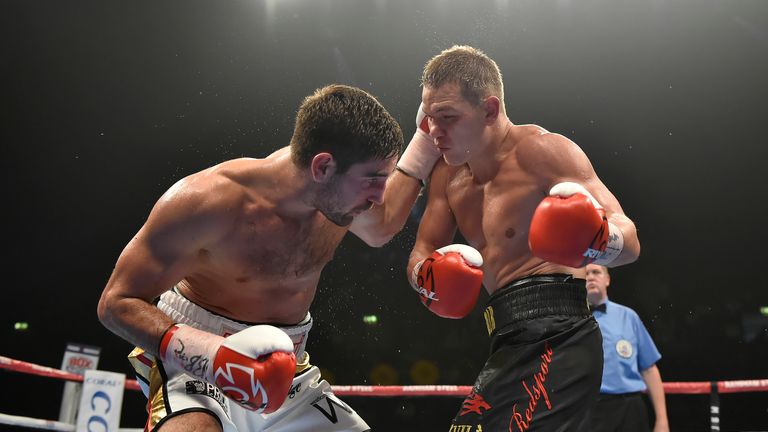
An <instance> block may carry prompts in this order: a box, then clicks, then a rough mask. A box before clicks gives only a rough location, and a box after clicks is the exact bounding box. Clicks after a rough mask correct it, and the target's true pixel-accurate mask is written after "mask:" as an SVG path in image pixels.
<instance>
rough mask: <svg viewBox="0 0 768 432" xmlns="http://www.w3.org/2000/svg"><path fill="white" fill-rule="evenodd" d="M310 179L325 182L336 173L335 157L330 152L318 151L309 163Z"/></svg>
mask: <svg viewBox="0 0 768 432" xmlns="http://www.w3.org/2000/svg"><path fill="white" fill-rule="evenodd" d="M309 169H310V171H311V174H312V179H313V180H314V181H316V182H318V183H327V182H328V180H330V178H331V177H333V175H334V174H336V159H334V158H333V155H332V154H330V153H325V152H323V153H318V154H316V155H315V157H313V158H312V162H311V163H310V164H309Z"/></svg>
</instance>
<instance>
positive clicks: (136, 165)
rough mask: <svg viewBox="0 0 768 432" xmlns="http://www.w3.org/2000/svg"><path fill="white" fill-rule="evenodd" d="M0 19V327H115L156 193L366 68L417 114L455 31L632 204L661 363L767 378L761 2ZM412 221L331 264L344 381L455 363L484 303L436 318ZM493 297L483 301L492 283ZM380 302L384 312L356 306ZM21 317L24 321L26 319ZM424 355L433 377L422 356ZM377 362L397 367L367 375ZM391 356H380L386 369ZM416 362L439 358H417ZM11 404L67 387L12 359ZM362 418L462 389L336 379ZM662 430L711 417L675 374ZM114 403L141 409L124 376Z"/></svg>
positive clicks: (335, 339)
mask: <svg viewBox="0 0 768 432" xmlns="http://www.w3.org/2000/svg"><path fill="white" fill-rule="evenodd" d="M2 9H3V12H2V13H0V24H1V25H0V36H2V42H0V43H1V44H2V46H3V55H2V56H1V57H0V62H2V71H3V76H4V78H3V79H2V81H1V82H2V112H0V122H1V123H0V124H2V129H1V130H0V133H2V136H0V138H1V139H2V152H3V156H2V159H1V161H0V167H1V168H2V170H1V171H0V172H2V176H3V185H4V186H5V187H4V190H3V194H2V199H3V209H4V211H3V216H4V220H5V230H4V231H5V232H4V235H3V240H4V241H3V243H4V249H5V256H6V258H5V259H4V261H3V266H2V270H3V274H4V278H3V279H4V281H3V285H4V286H3V288H2V292H3V294H2V311H3V313H2V318H1V319H0V332H1V333H0V334H2V342H3V343H2V347H3V348H2V350H1V351H0V355H5V356H9V357H13V358H17V359H20V360H25V361H30V362H34V363H39V364H43V365H48V366H54V367H58V366H59V365H60V363H61V358H62V355H63V351H64V347H65V344H66V342H80V343H86V344H90V345H96V346H100V347H102V348H103V353H102V358H101V362H100V365H99V366H100V368H101V369H105V370H112V371H119V372H125V373H129V372H130V369H129V366H128V364H127V362H126V361H125V355H126V354H127V353H128V351H129V350H130V348H131V347H130V346H129V344H128V343H127V342H124V341H122V340H120V339H119V338H117V337H116V336H114V335H112V334H111V333H109V332H108V331H107V330H105V329H104V328H103V327H102V326H101V325H100V324H99V322H98V320H97V317H96V304H97V301H98V298H99V295H100V293H101V290H102V288H103V286H104V284H105V282H106V280H107V278H108V277H109V274H110V272H111V270H112V267H113V265H114V262H115V260H116V258H117V256H118V255H119V253H120V251H121V250H122V248H123V246H124V245H125V244H126V242H127V241H128V240H129V238H130V237H131V236H132V235H133V234H134V233H135V232H136V230H137V229H138V228H139V227H140V226H141V224H142V223H143V221H144V218H145V217H146V215H147V213H148V212H149V210H150V208H151V207H152V205H153V204H154V202H155V200H156V199H157V198H158V197H159V196H160V195H161V194H162V193H163V192H164V191H165V190H166V189H167V188H168V187H169V186H170V185H171V184H173V183H174V182H175V181H177V180H178V179H180V178H182V177H184V176H186V175H188V174H191V173H193V172H195V171H198V170H200V169H202V168H205V167H207V166H210V165H213V164H215V163H218V162H220V161H223V160H226V159H230V158H235V157H240V156H249V157H261V156H264V155H266V154H267V153H269V152H271V151H272V150H274V149H276V148H278V147H281V146H284V145H287V143H288V141H289V138H290V135H291V132H292V127H293V117H294V113H295V110H296V108H297V107H298V104H299V103H300V101H301V99H302V98H303V97H304V96H306V95H307V94H309V93H310V92H312V91H313V90H314V89H315V88H317V87H320V86H323V85H326V84H329V83H333V82H340V83H346V84H352V85H356V86H359V87H362V88H364V89H366V90H368V91H370V92H371V93H373V94H374V95H376V96H377V97H378V98H379V99H380V100H381V102H382V103H383V104H384V105H385V106H386V107H387V108H388V109H389V111H390V112H391V113H392V114H393V115H394V116H395V118H397V119H398V120H399V121H400V124H401V126H402V127H403V130H404V133H405V135H406V137H410V135H411V134H412V132H413V129H414V119H413V118H414V114H415V110H416V107H417V106H418V103H419V100H420V91H421V90H420V87H419V77H420V71H421V68H422V66H423V64H424V62H425V61H426V60H427V59H428V58H429V57H431V56H433V55H435V54H437V53H438V52H439V51H440V50H442V49H445V48H448V47H450V46H451V45H453V44H454V43H463V44H470V45H473V46H475V47H478V48H480V49H482V50H484V51H485V52H487V53H488V54H489V55H490V56H491V57H492V58H494V59H495V60H496V61H497V63H498V64H499V66H500V68H501V69H502V72H503V73H504V78H505V83H506V103H507V110H508V115H509V117H510V119H511V120H512V121H513V122H515V123H537V124H540V125H542V126H544V127H545V128H547V129H549V130H550V131H554V132H559V133H562V134H564V135H566V136H568V137H569V138H571V139H573V140H574V141H575V142H576V143H578V144H579V145H581V147H582V148H583V149H584V151H585V152H586V153H587V155H588V156H589V157H590V159H591V160H592V162H593V164H594V166H595V168H596V170H597V172H598V174H599V175H600V177H601V179H602V180H603V181H604V182H605V183H606V184H607V185H608V187H609V188H610V189H611V190H612V191H613V192H614V194H615V195H616V196H617V197H618V198H619V200H620V202H621V203H622V205H623V207H624V210H625V212H626V213H627V215H629V216H630V217H631V218H632V219H633V220H634V221H635V222H636V224H637V226H638V229H639V235H640V239H641V241H642V247H643V250H642V256H641V258H640V260H639V261H638V262H637V263H635V264H632V265H630V266H626V267H623V268H619V269H615V270H614V271H613V284H612V286H611V288H610V296H611V299H612V300H614V301H617V302H620V303H624V304H626V305H628V306H630V307H632V308H634V309H635V310H637V312H638V313H639V314H640V316H641V317H642V318H643V320H644V322H645V324H646V326H647V327H648V329H649V331H650V332H651V334H652V336H653V337H654V339H655V341H656V343H657V345H658V347H659V350H660V351H661V352H662V355H663V358H662V360H661V361H660V362H659V368H660V370H661V373H662V376H663V377H664V379H665V380H667V381H691V380H695V381H699V380H724V379H747V378H768V366H767V365H768V330H767V329H766V318H765V317H763V316H761V315H760V312H759V311H760V306H768V290H766V285H768V283H766V268H765V266H766V258H767V257H768V256H767V255H768V254H766V252H765V249H764V245H765V244H766V242H767V241H768V236H767V235H766V232H765V229H764V219H765V216H764V214H765V211H766V208H767V205H766V200H767V199H768V194H767V193H766V185H767V184H768V182H766V179H765V174H766V157H767V156H768V151H767V150H766V147H767V146H766V144H768V143H767V142H766V138H765V134H764V131H763V129H764V127H765V126H766V124H768V107H767V106H766V97H767V96H768V85H767V84H768V3H767V2H765V1H764V0H743V1H726V0H722V1H712V0H680V1H668V0H637V1H618V2H617V1H613V0H581V1H575V0H573V1H571V0H558V1H533V0H496V1H477V2H472V1H466V0H420V1H407V0H371V1H362V0H359V1H358V0H247V1H245V0H243V1H197V0H185V1H181V0H170V1H164V2H118V1H113V0H99V1H90V0H87V1H78V2H67V1H60V0H55V1H54V0H51V1H48V0H8V1H5V2H3V5H2ZM418 215H419V207H418V206H417V208H416V209H415V210H414V215H413V216H414V218H413V220H411V221H410V223H409V224H408V226H407V227H406V229H405V230H404V231H403V232H402V233H401V234H399V235H398V236H397V237H396V238H395V240H394V241H393V242H392V243H390V244H389V245H387V246H386V247H384V248H381V249H371V248H367V247H366V246H364V245H363V243H362V242H361V241H359V240H358V239H357V238H354V237H353V236H349V237H347V238H346V239H345V240H344V242H343V243H342V245H341V247H340V248H339V250H338V252H337V254H336V259H335V260H334V261H332V262H331V264H330V265H329V266H328V267H327V268H326V270H325V272H324V274H323V278H322V280H321V287H320V290H319V293H318V296H317V298H316V300H315V303H314V304H313V307H312V313H313V314H314V316H315V319H316V325H315V328H314V329H313V331H312V337H311V338H310V341H309V345H308V349H309V351H310V352H311V353H312V358H313V363H315V364H318V365H320V366H322V367H323V369H324V371H325V372H326V374H327V377H328V378H329V379H331V380H332V382H334V383H337V384H370V383H377V382H389V383H396V384H414V383H422V382H430V381H436V382H438V383H440V384H463V385H469V384H471V383H472V381H473V380H474V378H475V375H476V373H477V371H478V370H479V368H480V367H481V366H482V363H483V361H484V359H485V356H486V353H487V337H486V333H485V326H484V324H483V322H482V316H481V313H480V308H477V310H476V311H475V312H474V313H473V314H472V315H471V316H469V317H468V318H466V319H464V320H459V321H449V320H443V319H439V318H437V317H434V316H432V315H431V314H430V313H429V312H428V311H426V310H425V309H424V308H423V307H422V306H421V305H420V304H419V302H418V300H417V298H416V296H415V295H414V294H413V293H412V292H411V290H410V288H409V286H408V285H407V282H406V279H405V272H404V265H405V262H406V258H407V255H408V252H409V251H410V246H411V244H412V242H413V239H414V235H415V228H416V222H417V218H418ZM482 300H483V299H481V301H482ZM370 314H375V315H377V316H378V324H377V325H366V324H364V323H363V320H362V317H363V316H364V315H370ZM22 321H23V322H27V323H29V328H28V330H27V331H24V332H19V331H14V323H15V322H22ZM418 360H426V361H427V362H428V363H431V364H433V365H436V367H437V371H438V374H439V375H438V376H437V378H436V379H432V380H430V377H429V373H421V374H417V376H416V377H412V376H411V369H412V366H413V364H414V363H415V362H416V361H418ZM381 364H386V365H389V366H390V367H391V369H389V370H390V373H389V374H382V373H379V374H374V376H372V374H371V372H372V370H373V369H374V368H375V367H377V366H379V368H381ZM392 371H394V372H392ZM427 372H429V369H428V368H427ZM0 386H2V387H3V391H2V392H0V408H1V409H2V412H4V413H8V414H16V415H29V416H33V417H42V418H56V417H57V416H58V407H59V401H60V395H61V388H62V384H61V383H60V382H53V381H52V380H48V379H43V378H33V377H28V376H22V375H18V374H13V373H7V372H0ZM347 400H348V402H350V404H351V405H352V406H353V407H354V408H356V409H357V410H358V412H359V413H360V414H361V415H362V416H363V417H364V418H365V419H366V420H367V421H368V422H369V423H370V424H371V425H372V426H373V427H374V430H391V429H397V430H404V431H405V430H424V431H427V430H428V431H442V430H447V424H448V422H449V420H450V418H452V417H453V415H454V413H455V412H456V410H457V408H458V406H459V403H460V399H459V398H422V399H416V398H411V399H410V400H405V399H401V398H392V399H364V398H348V399H347ZM668 408H669V411H670V412H669V417H670V421H671V423H672V429H673V430H702V429H705V428H706V427H708V407H707V398H706V397H705V396H681V395H671V396H668ZM767 408H768V394H766V393H752V394H742V395H727V396H723V398H722V409H721V411H722V426H723V430H740V429H749V430H755V429H759V428H763V429H765V428H768V411H767ZM123 418H124V421H123V425H124V426H129V427H138V426H140V425H141V424H142V423H143V421H144V413H143V400H142V399H141V397H140V396H139V395H138V394H137V393H135V392H129V393H127V394H126V401H125V405H124V413H123Z"/></svg>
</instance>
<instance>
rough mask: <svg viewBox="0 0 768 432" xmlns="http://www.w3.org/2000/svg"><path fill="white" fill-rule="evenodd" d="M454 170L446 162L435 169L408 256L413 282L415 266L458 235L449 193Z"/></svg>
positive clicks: (441, 162)
mask: <svg viewBox="0 0 768 432" xmlns="http://www.w3.org/2000/svg"><path fill="white" fill-rule="evenodd" d="M453 171H454V168H452V167H450V166H448V165H447V164H446V163H445V162H444V161H438V163H437V165H435V169H434V171H432V176H431V178H430V182H429V184H428V186H427V206H426V209H425V210H424V216H422V218H421V222H420V223H419V231H418V233H417V234H416V242H415V243H414V245H413V250H412V251H411V256H410V258H409V259H408V266H407V272H408V273H407V275H408V281H409V282H411V283H412V274H413V268H414V266H415V265H416V264H417V263H419V262H421V261H422V260H424V259H425V258H427V257H428V256H430V255H431V254H432V252H433V251H435V250H437V249H439V248H441V247H443V246H447V245H448V244H450V243H452V242H453V238H454V236H455V235H456V227H457V225H456V219H455V218H454V216H453V211H452V210H451V207H450V204H449V203H448V197H447V195H446V193H445V187H446V185H447V184H448V178H449V177H450V175H451V173H452V172H453Z"/></svg>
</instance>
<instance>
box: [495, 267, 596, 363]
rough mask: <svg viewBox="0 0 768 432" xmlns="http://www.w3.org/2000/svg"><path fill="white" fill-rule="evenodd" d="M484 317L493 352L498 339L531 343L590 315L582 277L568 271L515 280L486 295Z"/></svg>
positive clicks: (565, 328) (499, 340) (500, 340)
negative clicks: (575, 276) (576, 276)
mask: <svg viewBox="0 0 768 432" xmlns="http://www.w3.org/2000/svg"><path fill="white" fill-rule="evenodd" d="M484 317H485V323H486V326H487V329H488V334H489V335H490V336H491V351H492V352H493V351H494V350H495V349H496V348H497V347H498V346H499V344H501V343H510V342H511V343H516V342H517V343H531V342H536V341H541V340H544V339H546V338H547V337H550V336H552V335H554V334H557V333H561V332H567V331H568V330H569V329H571V328H573V326H575V325H578V323H580V322H581V321H583V320H584V319H589V318H591V314H590V312H589V308H588V306H587V290H586V286H585V281H584V279H576V278H574V277H573V276H572V275H567V274H547V275H535V276H529V277H525V278H521V279H517V280H514V281H512V282H511V283H509V284H507V285H505V286H504V287H502V288H500V289H498V290H497V291H496V292H494V293H493V295H492V296H491V297H490V299H488V304H487V306H486V308H485V312H484Z"/></svg>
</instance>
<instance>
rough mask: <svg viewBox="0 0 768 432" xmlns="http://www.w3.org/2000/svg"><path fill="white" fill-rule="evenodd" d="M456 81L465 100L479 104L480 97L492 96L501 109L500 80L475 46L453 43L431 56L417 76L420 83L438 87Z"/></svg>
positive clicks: (486, 57)
mask: <svg viewBox="0 0 768 432" xmlns="http://www.w3.org/2000/svg"><path fill="white" fill-rule="evenodd" d="M450 83H456V84H458V85H459V88H461V95H462V96H463V97H464V99H466V100H467V102H469V103H471V104H473V105H479V104H480V102H481V101H482V99H485V98H486V97H488V96H496V97H498V98H499V100H500V101H501V108H502V110H503V109H504V82H503V80H502V78H501V70H500V69H499V66H498V65H497V64H496V62H495V61H493V59H491V58H490V57H488V56H487V55H486V54H485V53H484V52H482V51H480V50H479V49H477V48H473V47H471V46H466V45H454V46H452V47H451V48H448V49H446V50H443V52H441V53H440V54H438V55H436V56H434V57H432V58H431V59H430V60H429V61H428V62H427V64H426V65H424V72H423V73H422V75H421V84H422V85H423V86H425V87H432V88H438V87H440V86H442V85H444V84H450Z"/></svg>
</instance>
